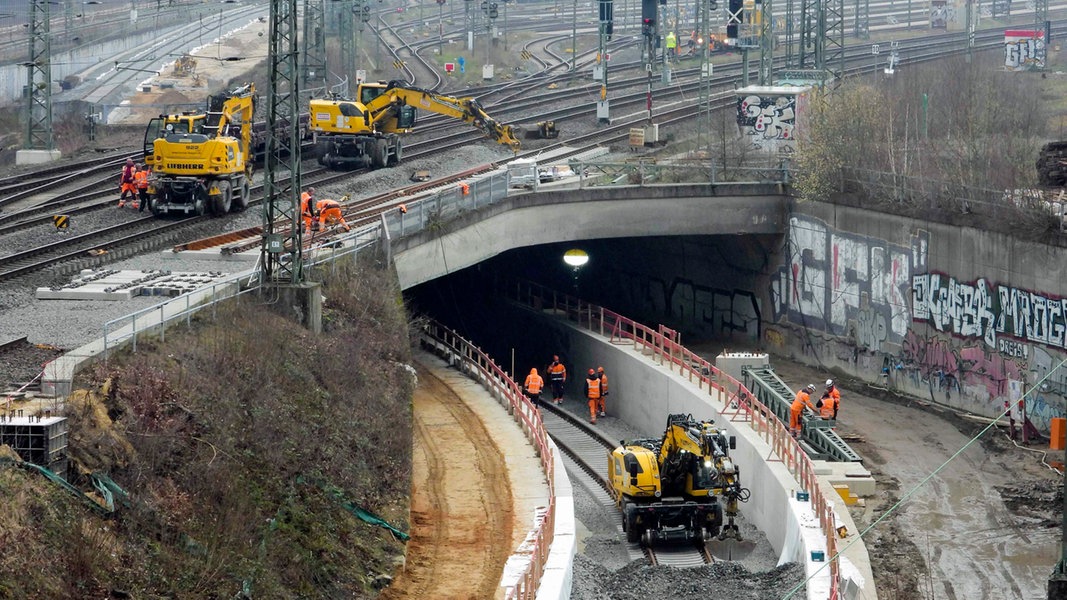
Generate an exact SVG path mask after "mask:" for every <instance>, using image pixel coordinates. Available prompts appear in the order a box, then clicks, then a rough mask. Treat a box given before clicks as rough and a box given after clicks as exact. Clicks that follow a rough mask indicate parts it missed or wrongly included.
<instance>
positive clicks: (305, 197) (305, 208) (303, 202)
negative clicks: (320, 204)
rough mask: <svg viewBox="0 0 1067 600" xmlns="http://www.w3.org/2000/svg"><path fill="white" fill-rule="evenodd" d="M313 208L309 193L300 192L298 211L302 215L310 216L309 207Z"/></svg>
mask: <svg viewBox="0 0 1067 600" xmlns="http://www.w3.org/2000/svg"><path fill="white" fill-rule="evenodd" d="M312 208H314V207H313V206H312V205H311V194H309V193H307V192H304V193H302V194H300V212H301V213H303V214H304V216H311V209H312Z"/></svg>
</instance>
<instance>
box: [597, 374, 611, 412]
mask: <svg viewBox="0 0 1067 600" xmlns="http://www.w3.org/2000/svg"><path fill="white" fill-rule="evenodd" d="M596 374H597V375H598V376H599V377H600V402H598V403H597V408H599V409H600V416H602V417H606V416H607V415H608V413H606V412H604V411H605V410H606V409H607V404H606V401H605V400H604V399H605V398H607V397H608V374H607V373H605V372H604V367H597V368H596Z"/></svg>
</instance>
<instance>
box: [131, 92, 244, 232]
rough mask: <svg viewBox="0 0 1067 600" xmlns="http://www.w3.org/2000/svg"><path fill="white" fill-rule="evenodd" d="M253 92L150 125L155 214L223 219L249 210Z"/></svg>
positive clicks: (212, 100) (148, 158)
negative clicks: (213, 215)
mask: <svg viewBox="0 0 1067 600" xmlns="http://www.w3.org/2000/svg"><path fill="white" fill-rule="evenodd" d="M255 94H256V88H255V85H254V84H247V85H244V86H241V87H239V88H236V89H234V90H232V91H230V92H228V93H225V94H218V95H213V96H210V97H209V98H208V106H207V111H205V112H184V113H181V114H175V115H160V116H159V117H156V118H153V119H152V120H151V121H149V123H148V128H147V129H146V130H145V140H144V157H145V164H146V165H147V166H149V167H150V168H151V169H152V175H151V177H150V179H149V187H148V195H149V200H148V207H149V209H151V211H152V214H154V215H156V216H160V215H165V214H170V213H184V214H186V215H189V214H194V215H197V216H199V215H203V214H204V213H206V212H209V211H210V212H211V213H212V214H215V215H224V214H226V213H228V212H230V211H232V210H233V211H236V210H243V209H244V208H245V207H246V206H248V201H249V183H250V182H251V179H252V162H253V161H252V126H253V122H252V119H253V117H254V115H255V105H256V95H255Z"/></svg>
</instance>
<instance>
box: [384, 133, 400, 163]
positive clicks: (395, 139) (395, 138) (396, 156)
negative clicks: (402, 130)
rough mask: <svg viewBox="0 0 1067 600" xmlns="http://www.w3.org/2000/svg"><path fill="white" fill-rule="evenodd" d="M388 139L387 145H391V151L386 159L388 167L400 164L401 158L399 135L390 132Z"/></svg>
mask: <svg viewBox="0 0 1067 600" xmlns="http://www.w3.org/2000/svg"><path fill="white" fill-rule="evenodd" d="M388 139H389V146H391V147H392V150H393V152H392V154H390V155H389V160H388V161H387V164H388V165H389V166H390V167H395V166H397V165H399V164H400V160H401V159H402V158H403V154H404V150H403V145H402V144H401V142H400V136H399V135H396V134H395V133H394V134H391V135H390V136H389V138H388Z"/></svg>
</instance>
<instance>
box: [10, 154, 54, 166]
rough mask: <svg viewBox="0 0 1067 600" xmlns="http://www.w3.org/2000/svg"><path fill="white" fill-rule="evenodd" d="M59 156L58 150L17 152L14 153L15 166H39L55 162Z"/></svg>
mask: <svg viewBox="0 0 1067 600" xmlns="http://www.w3.org/2000/svg"><path fill="white" fill-rule="evenodd" d="M61 156H62V155H61V154H60V152H59V150H18V151H17V152H15V165H16V166H21V165H41V164H44V163H49V162H54V161H57V160H59V159H60V157H61Z"/></svg>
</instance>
